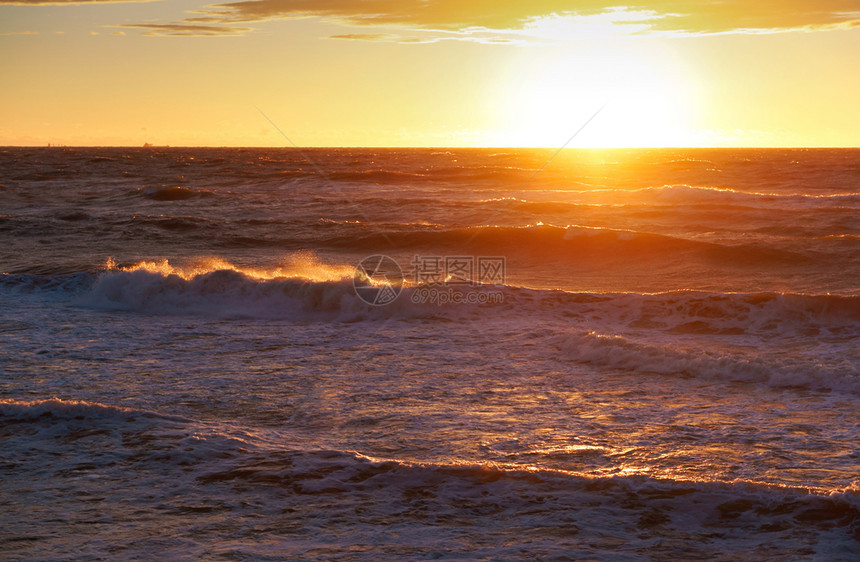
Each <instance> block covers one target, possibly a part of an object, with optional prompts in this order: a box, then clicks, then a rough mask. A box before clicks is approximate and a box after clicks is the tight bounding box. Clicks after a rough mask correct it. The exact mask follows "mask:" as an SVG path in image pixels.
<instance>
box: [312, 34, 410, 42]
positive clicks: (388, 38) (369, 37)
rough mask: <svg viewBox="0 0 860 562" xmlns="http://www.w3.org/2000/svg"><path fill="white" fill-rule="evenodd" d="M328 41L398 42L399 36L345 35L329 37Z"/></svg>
mask: <svg viewBox="0 0 860 562" xmlns="http://www.w3.org/2000/svg"><path fill="white" fill-rule="evenodd" d="M329 39H352V40H355V41H388V42H391V41H399V40H400V36H399V35H392V34H390V33H345V34H343V35H330V36H329Z"/></svg>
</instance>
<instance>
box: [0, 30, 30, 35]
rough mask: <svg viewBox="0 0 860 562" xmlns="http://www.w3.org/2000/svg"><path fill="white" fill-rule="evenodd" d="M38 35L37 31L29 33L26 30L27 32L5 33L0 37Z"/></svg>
mask: <svg viewBox="0 0 860 562" xmlns="http://www.w3.org/2000/svg"><path fill="white" fill-rule="evenodd" d="M38 34H39V32H38V31H30V30H27V31H7V32H5V33H0V36H7V35H38Z"/></svg>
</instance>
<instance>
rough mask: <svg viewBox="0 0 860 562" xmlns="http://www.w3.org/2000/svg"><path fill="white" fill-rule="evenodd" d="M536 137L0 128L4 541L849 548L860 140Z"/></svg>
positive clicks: (513, 552) (560, 552) (137, 554)
mask: <svg viewBox="0 0 860 562" xmlns="http://www.w3.org/2000/svg"><path fill="white" fill-rule="evenodd" d="M550 156H551V151H542V150H520V151H511V150H499V149H487V150H483V149H482V150H452V151H440V150H373V149H363V150H346V149H343V150H320V149H316V150H308V151H306V152H305V153H304V154H302V153H300V152H298V151H296V150H292V149H157V148H151V149H125V148H123V149H119V148H116V149H112V148H87V149H23V148H12V149H0V272H2V275H0V342H2V343H0V345H2V347H0V557H2V558H4V559H57V560H59V559H62V560H76V559H87V560H89V559H94V558H95V559H98V558H102V559H104V558H110V559H153V558H161V559H170V560H173V559H197V558H205V559H272V560H275V559H310V560H394V559H411V560H414V559H440V558H441V559H488V560H503V559H504V560H508V559H534V558H537V559H608V560H637V559H647V558H654V559H668V558H674V559H719V560H741V559H743V560H747V559H756V560H769V559H777V560H785V559H792V560H793V559H809V560H856V559H858V557H860V345H858V344H860V150H824V149H822V150H668V149H667V150H612V151H565V152H564V153H562V154H561V155H559V156H558V157H557V158H556V159H554V160H553V161H552V162H550V163H549V165H547V166H546V168H545V169H543V170H542V171H538V170H540V169H541V167H542V166H543V165H544V164H545V163H546V162H547V159H548V158H549V157H550ZM369 256H387V257H388V258H390V260H388V261H387V262H386V263H388V264H390V263H392V262H393V263H396V264H397V265H398V266H399V267H400V269H401V270H402V274H403V275H402V277H400V278H398V277H397V275H395V274H394V273H396V272H394V270H392V269H391V268H390V267H388V268H387V269H385V268H378V269H375V265H374V264H376V265H379V264H381V263H382V259H383V258H380V257H376V258H372V259H371V260H370V261H366V260H365V258H368V257H369ZM482 259H489V260H495V261H493V262H492V263H495V264H497V265H498V264H499V263H500V260H501V263H502V264H503V268H502V269H493V270H483V269H481V268H480V266H479V264H480V263H482V262H481V261H480V260H482ZM458 263H459V264H460V265H461V266H462V264H464V263H465V264H467V265H468V264H472V266H473V269H466V270H464V269H462V267H459V268H458V267H457V264H458ZM368 264H370V266H368ZM433 264H436V265H437V266H439V267H440V268H441V269H439V271H434V270H433V267H432V266H433ZM359 265H361V267H360V268H359V269H358V270H357V269H356V268H357V266H359ZM448 266H450V267H448ZM464 271H466V272H467V273H468V275H465V276H464ZM379 273H381V276H380V275H377V274H379ZM436 274H438V275H436ZM401 282H402V284H401ZM357 288H358V289H357ZM389 289H390V290H391V291H393V293H392V292H388V291H389ZM398 291H399V292H398ZM392 294H393V295H395V296H396V298H395V299H393V301H391V302H389V300H391V299H390V298H389V297H391V296H392ZM368 295H370V296H371V297H379V298H382V297H385V298H384V299H383V300H380V301H376V302H375V304H368V303H367V302H365V301H367V300H368ZM370 300H371V302H374V301H373V300H372V299H370Z"/></svg>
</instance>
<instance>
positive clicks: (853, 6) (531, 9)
mask: <svg viewBox="0 0 860 562" xmlns="http://www.w3.org/2000/svg"><path fill="white" fill-rule="evenodd" d="M619 7H620V9H621V11H625V12H636V13H640V14H653V17H646V16H645V15H643V16H642V17H643V19H639V20H633V21H630V22H629V23H639V24H642V23H647V24H648V28H649V30H652V31H671V32H683V33H725V32H762V31H782V30H789V29H804V30H812V29H829V28H834V27H855V26H860V11H858V4H857V0H761V1H758V2H750V1H749V0H723V1H720V2H703V1H701V0H632V1H625V2H618V0H531V1H529V2H513V1H499V0H364V1H362V2H356V1H355V0H244V1H240V2H230V3H225V4H220V5H215V6H211V7H210V8H209V9H208V11H207V13H208V17H210V18H217V19H220V20H221V21H227V22H251V21H263V20H269V19H276V18H306V17H321V18H325V19H329V20H336V21H339V22H342V23H345V24H349V25H361V26H367V25H395V26H400V27H406V28H418V29H438V30H449V31H451V30H466V29H470V28H484V29H492V30H519V29H522V28H523V27H524V26H525V25H526V24H527V23H528V22H530V21H534V20H535V19H539V18H544V17H554V16H555V17H557V16H566V15H577V16H590V15H595V14H603V13H606V12H612V11H618V9H619ZM668 16H670V17H668Z"/></svg>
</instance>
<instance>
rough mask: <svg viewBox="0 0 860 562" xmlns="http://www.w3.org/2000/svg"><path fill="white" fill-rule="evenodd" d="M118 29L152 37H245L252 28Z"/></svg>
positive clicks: (142, 26)
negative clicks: (140, 31) (132, 30)
mask: <svg viewBox="0 0 860 562" xmlns="http://www.w3.org/2000/svg"><path fill="white" fill-rule="evenodd" d="M116 27H125V28H130V29H143V30H145V32H144V35H148V36H152V37H225V36H235V35H243V34H245V33H248V32H249V31H251V28H250V27H227V26H218V25H191V24H181V23H134V24H123V25H118V26H116Z"/></svg>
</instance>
